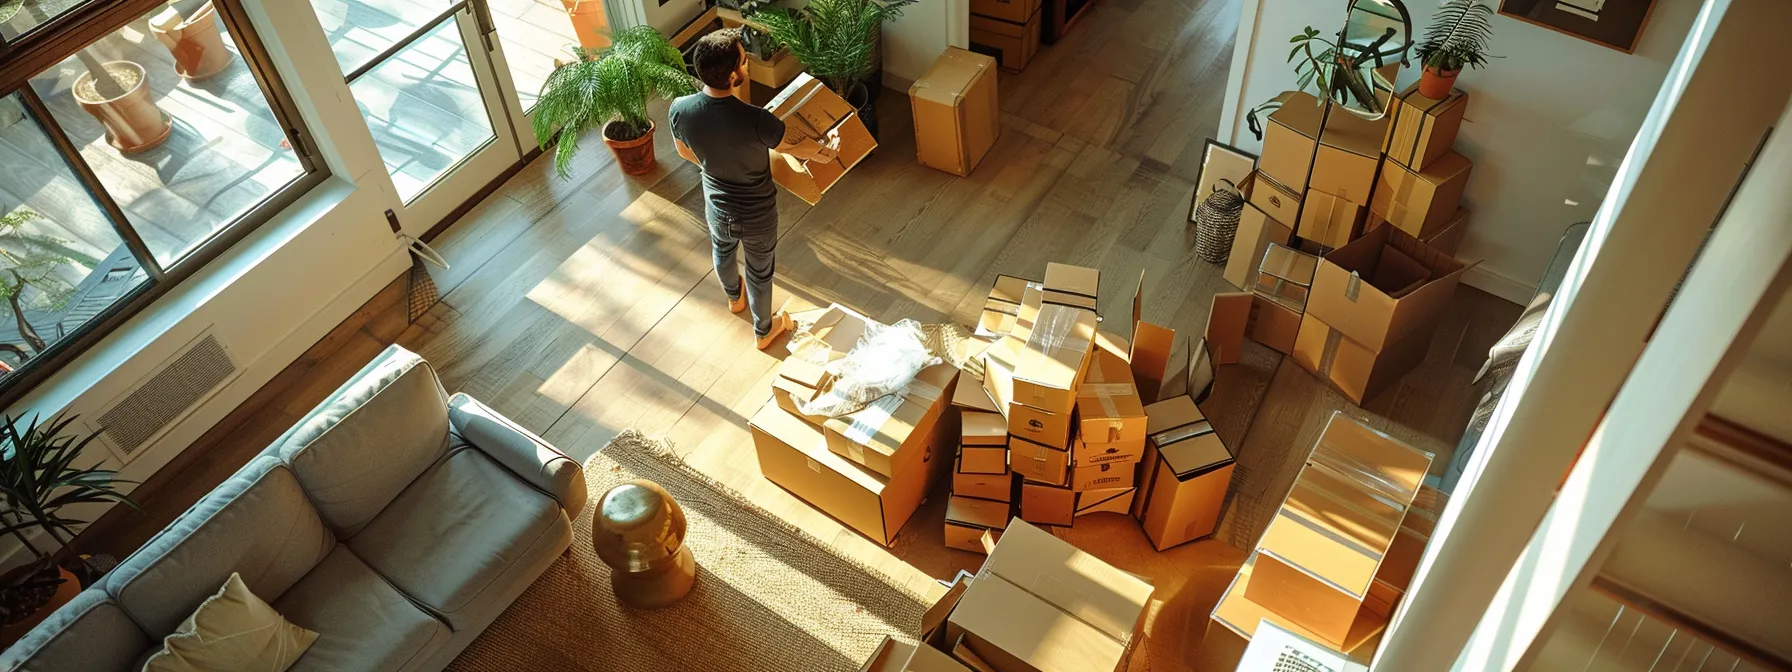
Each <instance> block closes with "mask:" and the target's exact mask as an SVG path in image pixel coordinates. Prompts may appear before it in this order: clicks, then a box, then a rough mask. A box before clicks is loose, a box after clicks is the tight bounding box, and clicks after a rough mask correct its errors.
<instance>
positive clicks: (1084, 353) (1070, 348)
mask: <svg viewBox="0 0 1792 672" xmlns="http://www.w3.org/2000/svg"><path fill="white" fill-rule="evenodd" d="M1094 342H1095V313H1094V312H1093V311H1089V310H1086V309H1082V308H1073V307H1070V306H1062V305H1057V304H1052V305H1047V306H1044V307H1042V308H1040V309H1039V323H1038V324H1037V325H1035V326H1034V328H1033V330H1032V333H1031V335H1030V336H1029V337H1028V338H1027V347H1026V349H1025V350H1024V351H1022V352H1021V355H1020V360H1019V364H1018V365H1017V366H1015V368H1014V377H1015V379H1016V380H1025V381H1027V382H1029V383H1032V384H1034V385H1038V386H1040V387H1048V388H1052V389H1057V390H1069V389H1071V388H1072V387H1074V386H1075V383H1076V377H1077V374H1078V373H1079V372H1080V371H1082V368H1083V360H1084V359H1086V358H1087V357H1088V356H1089V349H1090V348H1091V347H1092V346H1093V345H1094Z"/></svg>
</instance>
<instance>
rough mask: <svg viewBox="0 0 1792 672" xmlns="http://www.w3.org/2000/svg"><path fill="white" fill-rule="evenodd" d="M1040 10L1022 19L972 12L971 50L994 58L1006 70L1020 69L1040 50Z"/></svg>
mask: <svg viewBox="0 0 1792 672" xmlns="http://www.w3.org/2000/svg"><path fill="white" fill-rule="evenodd" d="M1040 18H1041V16H1040V12H1038V11H1034V12H1033V16H1032V17H1031V18H1028V19H1026V20H1025V21H1020V22H1015V21H1005V20H1002V19H997V18H991V17H987V16H979V15H976V14H972V15H971V51H974V52H977V53H979V54H987V55H989V56H992V57H994V58H995V59H996V62H997V63H998V64H1000V65H1001V68H1002V69H1003V70H1005V71H1008V72H1020V71H1022V70H1025V69H1026V68H1027V63H1028V62H1029V61H1032V60H1033V56H1034V55H1035V54H1037V53H1039V26H1040V21H1039V20H1040Z"/></svg>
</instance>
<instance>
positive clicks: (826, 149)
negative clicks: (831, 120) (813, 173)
mask: <svg viewBox="0 0 1792 672" xmlns="http://www.w3.org/2000/svg"><path fill="white" fill-rule="evenodd" d="M839 156H840V130H839V129H834V130H832V131H828V137H827V141H826V142H824V143H821V149H820V150H818V151H816V153H815V158H818V159H821V160H823V161H833V160H834V159H835V158H837V157H839Z"/></svg>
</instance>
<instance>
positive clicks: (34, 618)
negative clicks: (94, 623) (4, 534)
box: [0, 567, 81, 643]
mask: <svg viewBox="0 0 1792 672" xmlns="http://www.w3.org/2000/svg"><path fill="white" fill-rule="evenodd" d="M56 571H57V572H58V574H59V575H60V576H61V577H62V585H59V586H56V589H55V591H54V592H53V593H51V595H50V597H49V599H48V600H46V601H45V602H44V603H43V606H40V607H38V608H37V611H35V612H32V614H31V615H29V616H26V617H25V618H23V619H20V620H18V621H14V622H12V623H8V624H6V625H5V627H0V642H6V643H11V642H16V641H18V639H19V638H20V637H22V636H24V635H25V633H27V632H30V631H31V629H32V628H34V627H37V624H38V623H42V622H43V620H44V619H46V618H49V617H50V614H53V613H56V610H57V609H60V608H62V605H65V604H68V602H69V600H72V599H75V596H76V595H79V594H81V582H80V581H78V580H76V579H75V575H74V574H71V573H69V571H68V570H66V569H63V568H61V567H57V568H56Z"/></svg>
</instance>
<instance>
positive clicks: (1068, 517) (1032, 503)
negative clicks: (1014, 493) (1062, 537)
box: [1020, 481, 1076, 527]
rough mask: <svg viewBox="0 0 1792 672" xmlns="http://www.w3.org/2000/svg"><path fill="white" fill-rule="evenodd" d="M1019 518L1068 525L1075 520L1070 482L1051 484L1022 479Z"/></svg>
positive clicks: (1037, 522)
mask: <svg viewBox="0 0 1792 672" xmlns="http://www.w3.org/2000/svg"><path fill="white" fill-rule="evenodd" d="M1020 518H1021V520H1025V521H1027V522H1029V523H1034V524H1038V525H1057V526H1059V527H1069V526H1070V525H1071V524H1073V523H1074V522H1075V521H1076V491H1075V490H1071V489H1070V484H1068V483H1066V484H1063V485H1051V484H1047V483H1034V482H1032V481H1022V482H1021V484H1020Z"/></svg>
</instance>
